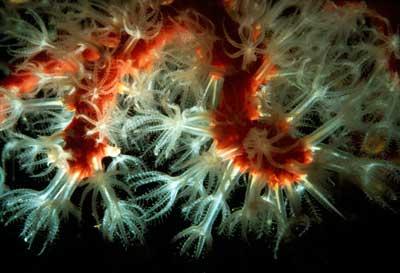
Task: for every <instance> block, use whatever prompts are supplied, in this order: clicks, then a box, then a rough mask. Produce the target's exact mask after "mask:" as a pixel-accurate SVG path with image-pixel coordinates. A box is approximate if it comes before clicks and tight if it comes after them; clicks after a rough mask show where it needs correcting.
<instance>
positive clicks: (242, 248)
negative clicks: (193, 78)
mask: <svg viewBox="0 0 400 273" xmlns="http://www.w3.org/2000/svg"><path fill="white" fill-rule="evenodd" d="M305 1H306V0H305ZM199 2H202V0H198V2H197V3H199ZM205 2H206V1H204V2H202V3H205ZM208 2H209V1H208ZM367 2H368V3H369V5H370V6H371V7H373V8H375V9H376V10H378V11H379V12H380V13H381V14H383V15H385V16H386V17H388V18H389V19H390V20H391V22H392V24H393V26H396V25H398V24H399V21H400V1H396V0H393V1H377V0H375V1H374V0H371V1H367ZM204 6H207V4H204ZM394 29H396V28H395V27H394ZM0 50H1V49H0ZM337 192H338V193H336V194H335V195H334V198H335V200H336V202H335V203H336V204H337V207H338V209H339V210H341V211H342V212H343V214H344V215H345V216H346V219H345V220H343V219H341V218H339V217H337V216H335V215H333V214H330V213H329V212H327V211H324V210H323V209H321V213H322V217H323V222H322V223H321V224H319V225H314V226H312V227H311V228H310V230H309V231H308V232H307V233H306V234H305V235H303V236H302V237H300V238H297V239H296V238H295V239H293V240H291V241H290V242H287V243H285V244H284V245H282V247H281V249H280V252H279V258H278V259H277V260H274V259H273V258H272V257H273V255H272V249H271V244H270V243H268V241H265V240H253V241H250V242H244V241H243V240H241V239H240V238H239V237H234V238H225V237H222V236H218V235H216V236H214V244H213V249H212V251H211V252H209V253H208V255H207V256H205V257H203V258H202V259H200V260H193V259H190V258H189V257H182V256H179V249H178V246H177V245H176V244H173V243H171V242H170V240H171V238H172V237H173V236H174V235H175V234H177V233H178V232H179V231H181V230H182V229H183V228H185V227H187V226H188V225H189V223H186V222H184V221H183V220H182V218H181V217H180V213H179V210H178V209H175V210H174V211H172V212H171V213H170V215H169V216H168V217H166V218H165V219H164V220H163V221H161V222H160V223H158V224H155V225H153V226H150V227H149V229H148V232H147V234H146V240H147V241H146V244H145V246H140V245H138V246H131V247H129V248H128V249H126V250H125V249H124V248H123V247H121V246H120V245H119V244H118V243H109V242H107V241H106V240H104V239H103V238H102V236H101V234H100V233H99V232H98V231H97V230H96V229H95V228H93V227H92V225H90V223H87V222H82V223H81V224H79V223H77V221H76V220H74V219H72V218H71V219H70V221H68V222H65V223H64V224H63V225H62V226H61V231H60V233H59V236H58V237H59V238H58V239H57V241H56V242H55V243H54V244H53V245H52V246H50V247H49V248H48V249H47V251H46V252H45V253H44V254H42V255H41V256H37V255H36V254H35V253H37V249H32V250H31V251H30V250H27V245H26V244H25V243H24V242H23V240H22V238H19V232H20V230H21V223H20V224H19V225H18V224H13V225H11V226H10V227H3V226H0V250H1V252H2V253H1V257H0V261H1V262H2V268H1V269H0V272H9V271H12V272H18V273H19V272H21V273H25V272H54V273H57V272H72V273H74V272H96V273H97V272H109V273H117V272H169V271H171V272H188V273H196V272H229V271H231V272H278V271H279V272H287V271H288V272H315V271H345V270H346V271H347V270H357V271H361V270H366V269H368V270H379V272H386V271H389V270H391V271H393V272H396V271H399V263H400V257H399V255H400V251H399V248H400V236H399V232H400V222H399V221H398V219H399V216H398V214H397V213H395V212H393V211H390V210H389V209H384V208H381V207H379V206H378V205H376V204H374V203H372V202H370V201H369V200H368V199H367V197H366V196H365V195H364V194H363V193H361V192H360V191H359V190H357V189H355V188H353V187H351V186H347V187H345V188H341V189H340V190H339V191H337ZM397 203H398V202H397ZM398 207H399V206H398V205H397V208H398ZM397 211H398V209H397ZM85 218H87V217H85ZM6 268H8V269H6Z"/></svg>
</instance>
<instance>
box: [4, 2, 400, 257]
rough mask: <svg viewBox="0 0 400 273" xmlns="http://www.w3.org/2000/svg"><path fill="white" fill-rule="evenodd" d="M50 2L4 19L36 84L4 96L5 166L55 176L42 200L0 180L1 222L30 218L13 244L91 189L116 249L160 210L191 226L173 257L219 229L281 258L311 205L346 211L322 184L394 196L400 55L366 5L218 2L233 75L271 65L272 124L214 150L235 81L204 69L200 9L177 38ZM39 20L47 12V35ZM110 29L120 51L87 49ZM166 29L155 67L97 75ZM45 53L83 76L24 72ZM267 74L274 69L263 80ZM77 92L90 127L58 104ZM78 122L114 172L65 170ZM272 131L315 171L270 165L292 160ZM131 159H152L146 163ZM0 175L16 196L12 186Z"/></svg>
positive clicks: (260, 93) (99, 167)
mask: <svg viewBox="0 0 400 273" xmlns="http://www.w3.org/2000/svg"><path fill="white" fill-rule="evenodd" d="M55 3H57V5H54V6H55V7H56V8H48V7H46V8H42V6H40V5H38V6H37V7H36V8H35V10H33V9H27V10H26V9H23V10H26V11H27V16H28V17H29V16H30V20H32V19H33V21H34V24H31V23H28V22H27V21H25V20H24V19H22V17H21V16H20V15H19V13H17V12H16V11H18V9H15V7H13V8H12V9H11V7H8V9H7V10H6V11H5V12H4V14H2V15H3V16H2V17H3V19H2V20H3V21H4V24H3V25H4V26H6V31H5V33H6V35H8V36H9V37H11V38H13V40H12V41H16V40H17V41H18V45H17V46H16V48H14V47H11V52H12V53H13V54H15V55H16V56H17V63H18V65H17V70H18V69H19V70H24V71H26V70H29V71H33V72H34V73H36V74H37V75H38V76H39V77H40V81H39V84H38V85H37V87H36V88H35V90H34V91H30V92H28V93H24V94H22V95H21V94H19V95H16V91H15V90H8V89H6V88H3V87H2V88H1V89H0V100H1V104H0V122H1V125H0V130H1V131H2V134H3V138H4V139H5V141H6V145H5V146H4V147H3V153H2V161H3V169H4V170H6V169H7V168H6V162H8V161H10V160H14V161H16V162H17V164H18V166H19V167H20V169H21V170H23V171H25V172H26V173H28V174H29V175H30V176H31V177H32V179H35V178H36V177H41V178H43V177H44V178H46V179H49V180H50V181H51V182H50V184H49V186H47V187H46V188H45V189H43V190H40V191H36V190H30V189H12V190H5V187H3V185H0V190H3V188H4V192H5V193H4V194H3V195H2V197H1V202H2V213H3V214H4V216H6V217H5V218H6V219H8V220H7V223H9V222H12V221H14V220H18V219H20V218H25V225H24V229H23V231H22V236H23V237H24V239H25V240H27V241H28V242H30V243H31V242H32V241H33V240H34V238H35V236H36V234H37V233H38V231H43V230H44V231H45V232H47V233H48V237H47V239H46V242H45V246H46V244H47V243H49V242H51V241H52V240H53V239H54V238H55V236H56V233H57V231H58V226H59V221H60V219H61V218H62V217H64V216H66V215H67V214H68V213H74V214H76V215H77V216H79V209H78V208H77V207H76V206H75V205H73V204H72V203H71V201H70V198H71V196H72V195H73V193H74V191H75V189H76V188H77V187H78V186H80V185H83V186H85V187H86V188H85V190H84V193H83V197H82V199H83V200H84V199H85V196H86V194H87V193H88V192H90V191H93V195H92V203H91V205H92V209H93V215H95V218H96V220H97V221H98V223H99V224H100V230H102V231H103V233H104V234H105V235H107V236H108V237H109V238H110V239H113V238H114V237H119V238H120V239H122V241H124V242H126V241H128V240H129V238H139V239H141V238H142V232H143V227H144V224H145V223H146V222H152V221H156V220H157V219H160V218H161V217H163V216H164V215H167V214H168V212H170V211H171V209H172V208H173V206H174V205H175V204H176V203H178V204H179V205H180V206H181V208H182V213H183V214H184V216H185V218H186V219H187V220H188V221H190V222H191V223H192V225H191V226H190V227H189V228H187V229H185V230H184V231H182V232H181V233H179V234H178V235H177V236H176V238H175V239H177V240H183V244H182V252H189V253H194V255H195V256H200V255H201V253H202V252H203V250H204V249H205V248H206V247H208V246H209V245H210V244H211V242H212V233H213V230H214V228H215V227H217V229H218V231H219V232H221V233H228V234H232V233H234V232H236V231H237V230H238V229H239V230H240V231H241V233H242V235H243V236H247V235H248V234H254V235H256V237H261V236H262V235H269V237H268V238H272V239H273V240H274V241H275V245H276V248H275V250H277V248H278V246H279V242H280V240H281V239H282V238H283V236H284V235H286V234H288V233H289V232H290V231H291V229H292V227H293V226H296V227H298V226H299V225H303V226H305V228H307V227H308V226H309V225H310V224H311V223H312V221H314V220H316V219H318V218H319V215H318V213H316V211H317V210H316V209H315V207H314V206H315V203H316V202H319V203H320V204H321V205H322V206H325V207H326V208H327V209H328V210H331V211H333V212H335V213H337V214H339V215H341V213H340V212H339V210H338V209H337V208H336V207H335V206H334V205H333V202H332V200H331V198H330V195H329V187H332V184H334V183H335V181H336V180H337V179H339V178H341V177H343V178H345V179H346V181H348V182H349V183H354V184H356V185H357V186H358V187H360V188H361V189H362V190H363V191H364V192H365V193H366V194H367V196H368V197H369V198H370V199H372V200H374V201H377V202H378V203H379V204H381V205H383V206H389V205H388V203H387V201H388V200H392V199H394V198H395V194H394V192H393V191H392V190H391V185H389V184H390V183H391V182H394V181H395V179H396V176H397V172H398V171H399V166H398V164H397V163H395V159H396V156H397V154H398V151H397V149H398V148H399V147H400V146H399V145H400V143H399V142H398V141H399V137H400V136H399V134H400V128H399V126H400V112H399V111H397V109H398V107H399V106H400V101H399V96H400V82H399V77H398V74H397V72H396V71H395V70H393V69H392V68H391V67H390V58H392V59H396V58H399V57H400V51H399V42H398V41H399V38H398V36H397V35H396V34H393V33H392V31H391V28H390V25H389V23H388V22H387V20H386V19H385V18H382V17H380V16H379V15H378V14H376V13H375V12H373V11H371V10H369V9H368V8H367V7H366V6H365V5H363V4H357V5H355V4H351V5H350V4H348V5H343V6H338V5H335V4H334V3H332V2H330V1H323V0H310V1H301V0H280V1H270V0H237V1H227V5H226V9H227V13H228V14H229V16H230V17H231V19H232V20H233V21H235V22H236V23H237V26H238V28H237V30H236V31H235V32H236V33H232V32H230V30H229V31H228V30H227V29H224V30H225V33H224V35H225V37H219V38H223V40H225V42H226V45H227V46H226V47H225V48H226V52H225V53H224V54H226V56H228V57H230V58H232V59H236V58H238V59H239V58H240V60H241V65H240V66H239V68H240V69H241V70H242V71H247V69H250V68H251V67H252V66H253V65H254V64H255V63H257V62H258V61H260V60H264V62H262V65H261V66H260V67H259V69H257V71H256V74H255V75H254V79H255V80H256V82H258V83H260V84H259V86H257V87H256V88H257V89H256V90H255V91H256V94H255V96H256V99H255V101H256V102H257V105H256V108H257V111H258V114H259V117H258V122H260V123H263V124H268V126H269V127H268V126H264V127H263V128H264V129H260V128H261V127H255V128H254V129H251V130H249V132H248V135H247V136H246V137H245V140H244V143H243V145H242V147H240V149H239V148H238V147H228V148H226V149H222V148H221V142H222V141H223V139H218V141H217V139H216V133H215V132H216V127H218V126H219V125H220V124H218V123H220V122H221V120H216V119H215V115H216V112H218V109H219V105H220V104H221V103H222V100H221V94H222V92H223V93H224V95H226V94H227V92H226V90H224V86H226V84H227V82H226V81H227V80H229V79H226V78H225V77H224V76H225V75H224V71H220V70H218V67H216V66H215V64H214V63H213V56H214V55H215V54H213V50H214V49H215V47H214V46H215V43H216V42H217V41H218V37H215V28H216V26H215V25H214V23H213V22H211V21H210V20H208V19H207V18H206V17H204V16H203V15H201V14H199V13H197V12H196V11H193V10H184V11H179V12H178V13H177V15H176V16H175V17H171V18H169V19H168V20H170V24H171V25H174V26H175V27H176V26H179V27H178V28H180V30H179V34H178V35H175V34H174V33H173V31H171V28H164V27H163V24H164V23H165V22H166V19H165V18H164V17H163V14H162V13H160V12H159V11H160V6H159V5H160V4H161V3H158V1H144V0H143V1H141V0H130V1H121V3H120V2H115V3H113V4H104V3H103V2H101V1H94V0H92V1H83V0H82V1H74V2H73V3H70V2H69V1H56V2H55ZM31 7H32V6H31ZM38 14H43V15H45V16H46V24H47V26H46V24H45V23H44V21H43V20H42V19H41V18H40V17H39V15H38ZM172 29H173V28H172ZM255 30H256V32H257V35H255ZM110 33H123V35H125V36H126V37H128V38H127V39H125V40H124V41H123V44H122V45H120V46H119V47H118V50H116V49H115V48H113V47H107V46H106V45H104V43H100V42H98V40H100V39H97V40H95V39H93V37H103V38H104V37H109V34H110ZM163 34H165V37H167V38H165V40H164V42H162V45H161V46H158V45H159V44H157V46H154V47H153V48H151V49H150V50H149V52H150V53H149V56H148V58H150V59H151V60H148V61H149V63H151V65H141V66H136V67H135V66H132V67H130V69H129V68H128V69H124V73H121V77H120V78H118V79H116V81H115V82H113V84H112V86H108V85H109V83H107V82H102V79H101V78H96V71H97V70H99V69H103V67H105V66H107V65H109V63H110V62H111V61H110V60H112V59H113V58H114V56H115V54H117V53H116V52H121V51H122V52H123V53H127V52H128V53H129V52H133V51H135V48H136V47H137V46H138V45H139V43H140V42H141V41H147V42H148V43H152V42H153V44H156V43H155V42H154V41H155V40H157V39H158V38H157V37H160V36H162V35H163ZM163 37H164V36H163ZM102 41H104V40H102ZM141 46H142V45H141ZM88 48H96V49H97V50H98V51H99V52H100V53H101V57H99V59H98V60H96V61H95V62H94V63H91V64H87V63H85V62H84V61H82V60H81V59H80V56H81V55H80V54H82V52H83V51H84V50H85V49H88ZM42 52H47V54H49V55H51V56H57V58H62V59H71V60H73V61H74V62H75V64H77V67H78V69H77V70H76V71H74V73H70V74H68V75H57V76H51V77H49V75H46V74H44V73H41V71H40V67H36V66H34V65H32V62H31V60H32V59H33V58H34V56H36V55H37V54H40V53H42ZM135 56H136V57H137V58H139V57H138V55H135ZM388 56H389V57H388ZM140 58H141V59H140V61H142V62H145V61H146V60H144V59H143V57H140ZM266 60H267V61H266ZM131 62H132V63H134V62H135V60H134V59H133V60H131ZM138 67H139V68H140V69H138ZM124 68H126V66H124ZM272 68H273V71H275V72H274V73H273V74H269V73H266V72H268V71H271V69H272ZM110 70H112V69H110ZM110 73H111V72H110ZM116 86H118V90H117V91H112V90H114V89H113V88H116ZM77 89H84V90H86V91H87V92H85V93H84V94H85V95H88V97H86V98H82V101H84V102H85V103H86V104H87V107H89V108H90V107H92V108H93V109H94V111H95V112H96V113H97V114H96V115H95V117H93V116H85V114H84V113H83V114H82V113H76V111H75V112H74V111H72V112H71V109H69V108H68V107H67V106H66V102H65V98H66V97H68V96H70V95H71V94H72V93H73V92H76V90H77ZM223 90H224V91H223ZM112 92H115V96H116V102H115V103H114V104H110V105H109V107H108V108H107V111H103V110H102V109H100V106H98V105H96V103H94V102H93V101H96V99H97V98H98V97H99V96H100V97H101V96H105V95H109V94H110V93H112ZM229 95H230V96H235V93H234V92H232V93H231V94H229ZM228 101H229V100H228ZM224 107H225V108H229V105H227V106H226V105H225V106H224ZM244 107H245V106H244ZM74 119H85V120H86V121H87V122H88V124H91V125H92V126H91V127H90V128H87V130H86V134H87V135H88V137H91V136H93V135H96V137H98V142H99V143H103V142H104V141H105V140H107V147H106V149H105V151H106V152H105V154H104V157H109V158H110V159H111V160H110V163H108V164H107V166H106V164H105V163H104V162H101V160H97V162H94V163H93V164H94V165H95V170H96V171H95V172H94V173H93V174H91V175H90V176H88V177H84V179H81V175H80V174H79V173H74V172H71V171H70V169H69V164H70V162H71V160H73V158H72V159H71V156H72V155H71V154H70V153H69V151H68V150H65V149H64V147H65V137H63V136H64V135H65V134H68V132H67V131H66V130H67V129H68V126H69V124H70V123H71V122H72V121H73V120H74ZM277 121H285V122H286V123H287V125H288V129H287V134H288V135H290V137H291V139H296V140H297V141H298V142H296V143H300V142H301V143H302V144H303V145H304V146H305V147H306V148H307V149H308V150H309V153H310V157H311V160H310V162H307V164H303V163H300V162H296V161H294V162H289V163H288V164H286V163H285V164H283V163H282V164H281V163H279V162H276V159H274V156H273V153H275V154H276V153H278V154H279V153H281V154H285V153H288V151H290V150H291V149H292V147H284V146H283V147H282V144H279V145H278V143H279V138H276V137H275V136H272V137H271V134H269V133H268V130H267V129H266V128H272V126H275V123H276V122H277ZM224 122H226V123H227V124H229V122H230V120H226V121H224ZM224 137H227V138H229V136H227V135H225V136H224ZM274 137H275V138H274ZM274 145H275V146H274ZM276 145H277V146H276ZM222 146H223V145H222ZM243 151H244V152H243ZM238 156H241V157H246V156H247V157H249V161H252V162H256V163H254V164H257V160H259V162H258V163H260V162H264V161H263V160H266V161H268V162H269V164H272V165H273V167H274V169H275V170H276V169H278V170H281V169H282V170H288V169H289V170H290V172H293V173H296V174H299V175H298V176H297V179H296V181H275V182H274V183H272V182H271V181H267V180H268V179H267V177H265V176H263V175H259V174H258V173H257V172H254V171H252V170H249V169H246V168H243V167H242V166H240V165H238V163H237V160H235V159H236V158H237V157H238ZM104 157H103V158H104ZM139 158H145V159H146V160H145V162H144V164H143V163H142V162H141V159H139ZM95 159H96V158H95ZM100 159H102V158H100ZM94 161H96V160H94ZM260 164H262V163H260ZM144 165H146V167H145V166H144ZM2 176H3V175H2V173H0V183H2V178H3V177H2ZM5 178H6V179H5V181H6V182H7V184H8V186H9V187H10V188H13V183H14V181H10V177H9V176H8V175H6V176H5ZM332 182H333V183H332ZM2 184H3V183H2ZM116 189H118V190H116ZM331 190H332V189H331ZM334 190H340V189H338V188H335V189H334ZM234 191H236V192H238V193H243V196H244V198H243V199H244V200H243V202H242V204H241V205H240V206H239V207H235V206H237V205H238V202H237V200H230V196H232V193H233V192H234ZM121 192H122V194H121ZM134 193H135V194H134ZM99 195H100V196H101V199H102V201H101V204H102V206H103V207H104V211H103V212H101V214H98V212H97V211H98V208H97V207H98V202H97V199H98V197H99ZM120 195H121V196H125V197H127V200H126V201H124V200H122V199H121V198H122V197H120ZM235 196H238V194H235ZM83 204H84V203H83V201H82V202H81V206H82V205H83ZM138 204H143V205H142V206H139V205H138ZM231 204H233V205H231ZM101 217H103V218H102V219H100V218H101ZM271 235H272V236H271ZM193 250H194V251H193Z"/></svg>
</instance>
